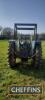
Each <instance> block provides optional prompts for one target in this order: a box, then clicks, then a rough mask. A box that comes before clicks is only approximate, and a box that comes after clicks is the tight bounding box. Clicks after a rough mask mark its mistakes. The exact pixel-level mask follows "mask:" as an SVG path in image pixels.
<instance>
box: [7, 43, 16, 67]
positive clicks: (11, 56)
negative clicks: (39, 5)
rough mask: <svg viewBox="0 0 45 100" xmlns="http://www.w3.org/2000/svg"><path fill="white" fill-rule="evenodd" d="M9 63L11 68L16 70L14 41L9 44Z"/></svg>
mask: <svg viewBox="0 0 45 100" xmlns="http://www.w3.org/2000/svg"><path fill="white" fill-rule="evenodd" d="M8 62H9V65H10V67H11V68H14V67H15V66H16V56H15V42H13V41H12V42H10V43H9V48H8Z"/></svg>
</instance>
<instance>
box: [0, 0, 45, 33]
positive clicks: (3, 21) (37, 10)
mask: <svg viewBox="0 0 45 100" xmlns="http://www.w3.org/2000/svg"><path fill="white" fill-rule="evenodd" d="M16 22H25V23H31V22H32V23H37V24H38V32H45V0H0V25H2V26H3V27H6V26H8V27H9V26H10V27H13V26H14V23H16Z"/></svg>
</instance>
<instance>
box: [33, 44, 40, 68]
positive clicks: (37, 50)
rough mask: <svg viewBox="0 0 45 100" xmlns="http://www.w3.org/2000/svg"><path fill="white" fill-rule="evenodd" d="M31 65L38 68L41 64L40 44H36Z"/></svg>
mask: <svg viewBox="0 0 45 100" xmlns="http://www.w3.org/2000/svg"><path fill="white" fill-rule="evenodd" d="M32 65H33V67H34V68H37V69H38V68H40V67H41V65H42V48H41V44H39V45H37V46H36V47H35V50H34V57H33V61H32Z"/></svg>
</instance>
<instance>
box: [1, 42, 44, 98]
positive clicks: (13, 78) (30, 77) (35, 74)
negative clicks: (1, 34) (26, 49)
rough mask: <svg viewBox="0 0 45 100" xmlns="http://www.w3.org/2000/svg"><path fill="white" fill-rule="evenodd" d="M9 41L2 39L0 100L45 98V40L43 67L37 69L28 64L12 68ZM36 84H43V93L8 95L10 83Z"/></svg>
mask: <svg viewBox="0 0 45 100" xmlns="http://www.w3.org/2000/svg"><path fill="white" fill-rule="evenodd" d="M7 53H8V41H6V40H5V41H4V40H2V41H1V40H0V100H6V99H7V100H45V41H43V42H42V62H43V64H42V67H41V69H40V70H35V69H33V68H31V67H30V66H28V65H18V67H19V68H16V69H14V70H13V69H11V68H10V66H8V59H7ZM12 84H15V85H35V84H42V85H43V91H44V93H43V94H42V95H25V96H24V95H22V96H21V95H20V96H14V97H13V96H12V97H11V96H10V97H6V95H7V93H8V86H9V85H12Z"/></svg>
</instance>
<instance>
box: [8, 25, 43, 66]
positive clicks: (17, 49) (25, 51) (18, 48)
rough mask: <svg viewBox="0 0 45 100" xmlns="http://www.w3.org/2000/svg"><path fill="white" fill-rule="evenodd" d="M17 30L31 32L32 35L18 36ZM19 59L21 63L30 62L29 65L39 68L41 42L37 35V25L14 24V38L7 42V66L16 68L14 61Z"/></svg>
mask: <svg viewBox="0 0 45 100" xmlns="http://www.w3.org/2000/svg"><path fill="white" fill-rule="evenodd" d="M17 30H26V31H27V30H29V32H30V30H33V32H34V35H33V34H20V35H19V33H18V31H17ZM17 58H20V59H21V62H22V63H26V62H28V59H32V60H31V65H32V66H33V67H35V68H39V67H40V66H41V62H42V48H41V41H40V40H39V38H38V35H37V24H34V23H31V24H29V23H16V24H14V38H13V39H12V40H9V48H8V61H9V65H10V66H11V67H12V68H14V67H16V59H17Z"/></svg>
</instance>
